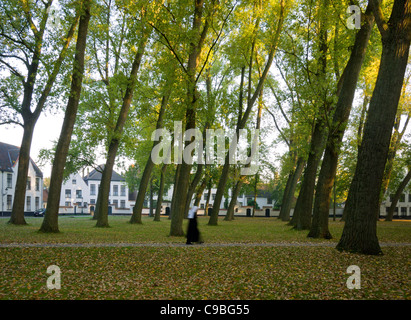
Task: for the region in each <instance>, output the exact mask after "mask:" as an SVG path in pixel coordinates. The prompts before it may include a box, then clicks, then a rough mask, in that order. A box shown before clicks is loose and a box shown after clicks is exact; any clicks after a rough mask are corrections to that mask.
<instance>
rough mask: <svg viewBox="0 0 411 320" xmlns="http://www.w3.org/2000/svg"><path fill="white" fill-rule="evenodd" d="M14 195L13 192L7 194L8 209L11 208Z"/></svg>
mask: <svg viewBox="0 0 411 320" xmlns="http://www.w3.org/2000/svg"><path fill="white" fill-rule="evenodd" d="M12 200H13V196H12V195H11V194H8V195H7V210H11V207H12Z"/></svg>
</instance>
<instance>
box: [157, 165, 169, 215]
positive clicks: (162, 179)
mask: <svg viewBox="0 0 411 320" xmlns="http://www.w3.org/2000/svg"><path fill="white" fill-rule="evenodd" d="M166 170H167V164H166V163H165V164H163V166H162V167H161V177H160V188H159V189H158V196H157V206H156V212H155V214H154V221H160V214H161V203H162V202H163V194H164V185H165V180H166V179H165V176H166Z"/></svg>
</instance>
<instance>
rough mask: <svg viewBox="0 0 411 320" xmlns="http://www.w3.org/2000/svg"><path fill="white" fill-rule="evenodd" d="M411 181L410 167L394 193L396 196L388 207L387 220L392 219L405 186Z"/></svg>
mask: <svg viewBox="0 0 411 320" xmlns="http://www.w3.org/2000/svg"><path fill="white" fill-rule="evenodd" d="M410 181H411V169H408V173H407V174H406V175H405V177H404V179H403V180H402V181H401V183H400V185H399V186H398V189H397V191H396V192H395V194H394V197H393V198H392V200H391V206H390V208H389V209H388V212H387V216H386V217H385V221H392V217H393V216H394V211H395V208H396V206H397V203H398V200H400V197H401V195H402V192H403V191H404V189H405V187H406V186H407V185H408V183H409V182H410Z"/></svg>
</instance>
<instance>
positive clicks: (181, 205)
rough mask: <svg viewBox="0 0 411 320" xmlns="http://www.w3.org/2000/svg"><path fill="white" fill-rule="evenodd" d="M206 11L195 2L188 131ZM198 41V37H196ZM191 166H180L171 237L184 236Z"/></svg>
mask: <svg viewBox="0 0 411 320" xmlns="http://www.w3.org/2000/svg"><path fill="white" fill-rule="evenodd" d="M203 9H204V0H195V8H194V18H193V25H192V32H193V34H194V35H197V36H198V37H199V38H200V40H199V41H198V43H194V42H191V43H190V46H191V51H190V54H189V57H188V63H187V77H188V81H187V109H186V127H185V129H186V130H189V129H194V128H195V124H196V119H195V118H196V109H197V98H198V97H197V88H196V87H197V83H196V81H197V80H196V68H197V65H198V58H199V56H200V54H201V51H202V48H203V42H204V38H205V35H206V33H207V30H208V23H207V22H206V23H205V24H204V27H203V30H202V32H201V33H200V30H201V26H202V16H203ZM195 38H196V39H197V37H195ZM191 166H192V165H191V164H189V163H186V162H185V161H184V159H183V161H182V163H181V164H180V172H179V175H178V179H177V183H176V184H175V185H174V187H175V189H176V197H175V198H173V210H174V212H173V213H172V217H171V226H170V236H180V237H181V236H184V231H183V219H184V212H185V206H186V201H187V193H188V187H189V181H190V171H191Z"/></svg>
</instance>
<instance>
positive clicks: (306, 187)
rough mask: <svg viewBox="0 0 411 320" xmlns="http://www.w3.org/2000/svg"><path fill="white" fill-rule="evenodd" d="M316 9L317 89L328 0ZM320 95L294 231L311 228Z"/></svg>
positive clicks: (320, 140)
mask: <svg viewBox="0 0 411 320" xmlns="http://www.w3.org/2000/svg"><path fill="white" fill-rule="evenodd" d="M320 6H321V7H320V9H319V16H318V18H319V25H320V26H319V34H318V37H319V43H318V44H319V46H318V47H319V48H318V54H319V71H318V75H317V80H318V81H319V82H320V88H321V89H320V90H321V91H323V90H325V89H324V84H325V81H326V77H325V75H326V73H327V52H328V42H327V41H328V40H327V38H328V30H327V29H328V23H327V21H328V17H327V16H326V15H327V12H326V11H327V9H328V8H329V6H330V5H329V1H328V0H323V1H320ZM321 96H322V97H321V98H319V102H318V103H321V106H320V108H321V110H319V111H318V115H317V116H316V119H315V120H314V121H315V126H314V131H313V134H312V137H311V143H310V153H309V155H308V160H307V167H306V168H305V171H304V178H303V183H302V186H301V190H300V193H299V195H298V198H297V203H296V205H295V209H294V216H293V220H292V221H291V222H292V223H294V228H295V229H297V230H308V229H310V227H311V216H312V208H313V198H314V189H315V179H316V176H317V171H318V165H319V163H320V160H321V155H322V153H323V151H324V147H325V142H326V138H327V128H326V120H325V116H324V114H326V113H328V112H329V111H330V110H329V105H330V103H329V102H328V97H327V94H326V92H325V91H324V92H322V93H321Z"/></svg>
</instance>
